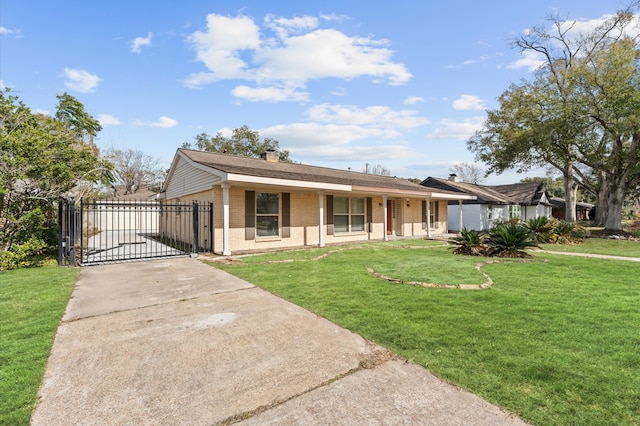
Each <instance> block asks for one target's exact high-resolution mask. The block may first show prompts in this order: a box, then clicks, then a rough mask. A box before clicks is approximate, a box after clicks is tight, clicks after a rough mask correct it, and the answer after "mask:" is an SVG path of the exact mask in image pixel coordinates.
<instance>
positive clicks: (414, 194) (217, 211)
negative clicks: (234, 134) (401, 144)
mask: <svg viewBox="0 0 640 426" xmlns="http://www.w3.org/2000/svg"><path fill="white" fill-rule="evenodd" d="M162 196H163V198H164V199H165V200H166V202H171V203H185V204H186V203H190V202H192V201H194V200H197V201H201V202H202V201H204V202H212V203H213V224H214V225H213V228H214V229H213V230H212V236H213V250H214V252H216V253H220V254H223V255H231V254H232V253H233V254H239V253H248V252H259V251H267V250H273V249H280V248H295V247H309V246H311V247H324V246H325V245H327V244H339V243H345V242H355V241H373V240H378V241H382V240H387V239H389V238H391V237H393V238H398V237H404V238H413V237H431V236H432V235H433V234H444V233H446V232H447V203H448V201H449V200H470V199H473V198H474V197H472V196H469V195H465V194H460V193H454V192H447V191H433V190H432V189H429V188H425V187H423V186H420V185H417V184H414V183H411V182H409V181H407V180H404V179H399V178H395V177H388V176H379V175H371V174H365V173H358V172H352V171H345V170H338V169H330V168H324V167H316V166H309V165H303V164H295V163H284V162H279V161H278V154H277V153H276V152H267V153H265V154H263V156H262V158H261V159H257V158H246V157H237V156H232V155H226V154H218V153H211V152H201V151H193V150H188V149H179V150H178V151H177V153H176V155H175V157H174V160H173V162H172V164H171V168H170V170H169V174H168V176H167V179H166V181H165V184H164V187H163V193H162ZM164 226H166V227H167V228H170V227H171V224H166V225H164ZM163 231H165V232H171V230H170V229H165V230H163ZM210 231H211V230H202V231H201V232H210Z"/></svg>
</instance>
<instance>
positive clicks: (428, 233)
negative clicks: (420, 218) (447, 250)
mask: <svg viewBox="0 0 640 426" xmlns="http://www.w3.org/2000/svg"><path fill="white" fill-rule="evenodd" d="M427 238H431V197H427Z"/></svg>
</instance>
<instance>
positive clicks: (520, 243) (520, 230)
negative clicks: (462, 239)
mask: <svg viewBox="0 0 640 426" xmlns="http://www.w3.org/2000/svg"><path fill="white" fill-rule="evenodd" d="M486 244H487V254H488V255H489V256H495V257H514V258H522V257H529V256H530V255H529V254H528V253H527V252H526V251H525V250H526V249H528V248H530V247H537V246H538V244H537V243H536V241H535V239H534V237H533V235H532V233H531V231H530V230H529V228H527V227H526V226H524V225H521V224H505V225H500V226H497V227H495V228H492V229H491V230H490V231H489V236H488V237H487V239H486Z"/></svg>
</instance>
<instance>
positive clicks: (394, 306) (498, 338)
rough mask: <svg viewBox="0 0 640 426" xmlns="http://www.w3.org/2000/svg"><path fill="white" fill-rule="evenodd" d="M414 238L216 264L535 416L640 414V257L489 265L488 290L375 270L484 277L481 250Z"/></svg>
mask: <svg viewBox="0 0 640 426" xmlns="http://www.w3.org/2000/svg"><path fill="white" fill-rule="evenodd" d="M394 243H395V244H398V243H396V242H394ZM424 243H425V244H426V243H429V242H424ZM415 244H416V243H415V242H414V243H412V245H413V246H414V247H412V248H398V247H393V246H392V245H390V244H383V243H381V244H377V245H368V246H365V247H362V248H356V247H354V246H349V247H342V248H340V249H339V250H338V249H336V248H326V249H322V250H309V251H298V252H291V253H277V254H270V255H264V256H250V257H245V258H243V261H242V263H240V264H233V265H222V264H220V265H218V264H216V267H218V268H220V269H224V270H226V271H228V272H230V273H232V274H234V275H237V276H239V277H241V278H244V279H246V280H248V281H250V282H252V283H254V284H256V285H258V286H260V287H262V288H265V289H267V290H269V291H271V292H273V293H274V294H276V295H279V296H281V297H284V298H286V299H288V300H291V301H292V302H294V303H296V304H298V305H300V306H303V307H305V308H307V309H309V310H311V311H313V312H315V313H317V314H319V315H321V316H323V317H326V318H328V319H329V320H331V321H334V322H336V323H337V324H340V325H342V326H344V327H346V328H348V329H350V330H352V331H354V332H356V333H358V334H360V335H362V336H363V337H365V338H367V339H370V340H372V341H375V342H377V343H379V344H381V345H383V346H386V347H387V348H389V349H391V350H393V351H395V352H397V353H398V354H400V355H402V356H404V357H406V358H408V359H410V360H412V361H414V362H416V363H418V364H420V365H423V366H425V367H426V368H428V369H429V370H431V371H433V372H434V373H435V374H437V375H438V376H440V377H442V378H444V379H445V380H447V381H450V382H452V383H454V384H456V385H458V386H461V387H463V388H464V389H466V390H469V391H471V392H473V393H476V394H478V395H479V396H481V397H483V398H485V399H487V400H489V401H491V402H493V403H495V404H497V405H499V406H502V407H504V408H506V409H508V410H510V411H511V412H513V413H515V414H517V415H519V416H521V417H522V418H523V419H525V420H526V421H528V422H531V423H534V424H539V425H543V424H544V425H547V424H585V425H586V424H588V425H598V424H601V425H611V424H639V423H640V309H638V306H640V282H639V280H638V277H640V264H638V263H633V262H623V261H610V260H599V259H597V260H594V259H584V258H573V257H566V256H559V255H538V256H536V258H535V259H533V260H528V261H505V262H501V263H494V264H489V265H485V266H483V271H484V272H486V273H488V274H489V276H491V278H492V279H493V281H494V284H493V286H492V287H491V288H490V289H487V290H459V289H436V288H423V287H419V286H411V285H406V284H397V283H390V282H388V281H384V280H381V279H379V278H375V277H373V276H372V275H370V274H369V273H368V272H367V270H366V267H367V266H369V267H370V268H372V269H373V270H375V271H376V272H378V273H381V274H383V275H386V276H389V277H394V278H400V279H403V280H407V281H424V282H433V283H441V284H463V283H464V284H468V283H481V282H484V278H483V277H482V275H481V274H480V273H479V272H478V271H476V270H475V265H476V264H477V263H478V262H480V261H482V260H483V259H481V258H472V257H463V256H454V255H452V254H451V249H449V248H442V247H433V246H430V247H425V248H416V246H415ZM431 244H433V243H431ZM554 247H557V246H554ZM572 247H575V246H572ZM327 253H328V254H327ZM322 254H325V256H324V257H321V255H322ZM285 260H295V261H291V262H284V261H285ZM267 261H276V262H273V263H265V262H267Z"/></svg>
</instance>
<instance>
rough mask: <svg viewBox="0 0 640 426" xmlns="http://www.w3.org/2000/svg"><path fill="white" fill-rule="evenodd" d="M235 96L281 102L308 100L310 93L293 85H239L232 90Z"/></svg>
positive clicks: (254, 100)
mask: <svg viewBox="0 0 640 426" xmlns="http://www.w3.org/2000/svg"><path fill="white" fill-rule="evenodd" d="M231 94H232V95H233V96H236V97H238V98H241V99H244V100H247V101H252V102H257V101H266V102H281V101H306V100H308V99H309V93H307V92H300V91H297V90H295V89H294V88H291V87H285V88H279V87H275V86H272V87H249V86H238V87H236V88H235V89H233V90H232V91H231Z"/></svg>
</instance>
